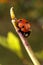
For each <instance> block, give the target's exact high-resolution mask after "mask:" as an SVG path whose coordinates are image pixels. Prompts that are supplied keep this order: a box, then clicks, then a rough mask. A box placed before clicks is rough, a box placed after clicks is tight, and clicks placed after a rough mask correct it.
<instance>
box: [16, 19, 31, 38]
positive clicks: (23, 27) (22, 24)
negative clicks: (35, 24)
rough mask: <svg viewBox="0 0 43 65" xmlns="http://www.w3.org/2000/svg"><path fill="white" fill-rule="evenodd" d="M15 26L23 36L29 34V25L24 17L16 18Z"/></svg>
mask: <svg viewBox="0 0 43 65" xmlns="http://www.w3.org/2000/svg"><path fill="white" fill-rule="evenodd" d="M17 27H18V28H19V32H21V33H22V34H23V36H25V37H28V36H29V35H30V32H31V31H30V30H31V25H30V23H29V21H28V20H26V19H18V20H17Z"/></svg>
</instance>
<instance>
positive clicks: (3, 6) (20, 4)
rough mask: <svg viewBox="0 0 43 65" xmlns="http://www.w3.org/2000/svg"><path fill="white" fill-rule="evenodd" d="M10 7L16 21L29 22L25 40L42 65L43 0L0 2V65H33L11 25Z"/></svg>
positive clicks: (5, 0)
mask: <svg viewBox="0 0 43 65" xmlns="http://www.w3.org/2000/svg"><path fill="white" fill-rule="evenodd" d="M12 6H13V7H14V11H15V15H16V17H17V18H18V19H19V18H25V19H27V20H29V21H30V23H31V29H32V32H31V35H30V37H29V38H28V39H27V40H28V42H29V43H30V45H31V47H32V49H33V51H34V53H35V55H36V57H37V59H38V60H39V61H40V63H41V65H43V0H0V65H33V63H32V61H31V59H30V58H29V56H28V54H27V52H26V50H25V48H24V46H23V45H22V42H21V40H20V38H19V37H18V35H17V34H16V31H15V29H14V27H13V25H12V23H11V18H10V8H11V7H12Z"/></svg>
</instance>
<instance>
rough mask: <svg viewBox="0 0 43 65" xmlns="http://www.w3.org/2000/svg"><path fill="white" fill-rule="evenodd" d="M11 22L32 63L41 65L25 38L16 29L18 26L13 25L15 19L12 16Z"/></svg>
mask: <svg viewBox="0 0 43 65" xmlns="http://www.w3.org/2000/svg"><path fill="white" fill-rule="evenodd" d="M11 22H12V24H13V26H14V28H15V30H16V32H17V34H18V36H19V37H20V39H21V41H22V43H23V45H24V47H25V49H26V51H27V53H28V55H29V57H30V58H31V60H32V62H33V64H34V65H41V64H40V63H39V61H38V60H37V58H36V57H35V55H34V52H33V51H32V49H31V47H30V45H29V43H28V42H27V40H26V38H24V36H23V35H22V34H21V33H20V32H19V31H18V28H17V27H16V25H15V22H16V19H15V18H13V19H12V21H11Z"/></svg>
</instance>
